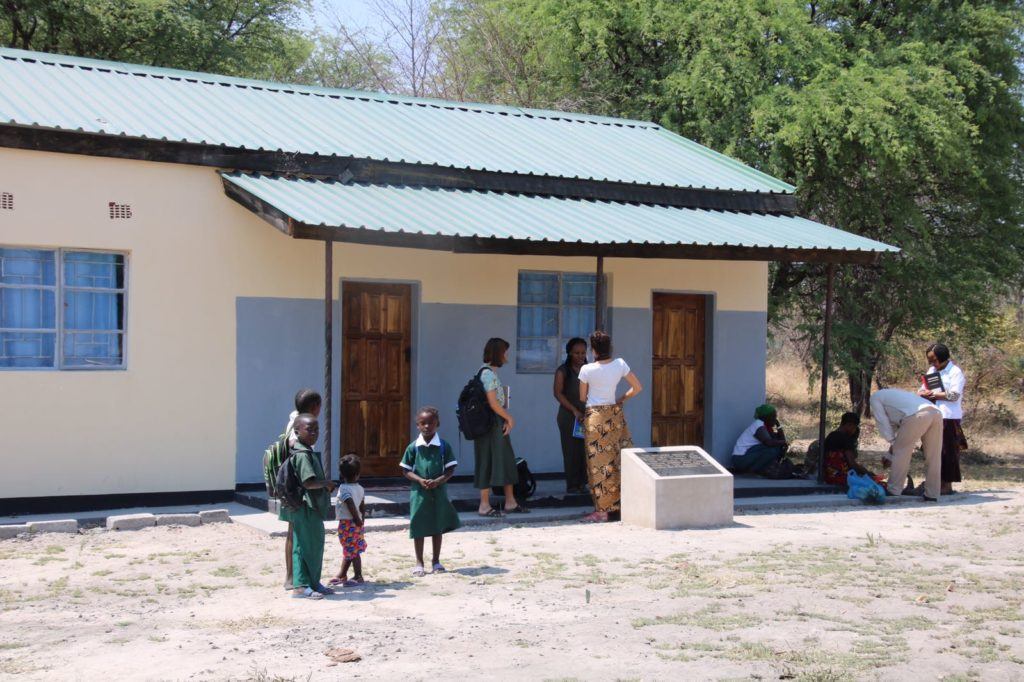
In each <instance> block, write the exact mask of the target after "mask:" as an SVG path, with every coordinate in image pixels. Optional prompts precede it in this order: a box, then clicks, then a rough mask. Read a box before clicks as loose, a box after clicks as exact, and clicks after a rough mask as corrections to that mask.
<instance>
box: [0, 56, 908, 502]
mask: <svg viewBox="0 0 1024 682" xmlns="http://www.w3.org/2000/svg"><path fill="white" fill-rule="evenodd" d="M792 192H793V188H792V187H791V186H790V185H788V184H786V183H784V182H781V181H779V180H776V179H774V178H771V177H769V176H767V175H764V174H763V173H760V172H758V171H756V170H754V169H752V168H749V167H747V166H744V165H742V164H740V163H738V162H736V161H734V160H732V159H729V158H727V157H725V156H722V155H720V154H717V153H715V152H713V151H712V150H710V149H707V148H705V147H702V146H700V145H698V144H696V143H694V142H691V141H689V140H686V139H684V138H681V137H679V136H677V135H675V134H673V133H671V132H669V131H667V130H665V129H663V128H661V127H660V126H657V125H655V124H651V123H644V122H639V121H628V120H622V119H611V118H602V117H595V116H585V115H580V114H570V113H562V112H552V111H533V110H523V109H517V108H513V107H503V106H491V105H477V104H472V105H471V104H463V103H451V102H440V101H434V100H422V99H412V98H405V97H396V96H391V95H382V94H374V93H362V92H351V91H341V90H328V89H323V88H315V87H306V86H291V85H281V84H274V83H265V82H258V81H249V80H243V79H237V78H230V77H224V76H215V75H208V74H197V73H186V72H181V71H174V70H169V69H162V68H156V67H146V66H134V65H127V64H120V63H113V62H102V61H96V60H90V59H81V58H74V57H64V56H58V55H48V54H38V53H30V52H22V51H18V50H10V49H3V50H0V300H2V307H0V368H2V369H0V401H2V402H0V406H2V409H0V424H2V426H3V427H4V432H5V433H7V434H8V441H9V445H8V446H6V447H4V448H3V449H2V450H3V453H4V457H3V458H2V459H3V460H4V466H5V471H6V473H5V476H4V477H3V480H2V481H0V507H3V508H4V509H6V510H7V511H8V512H9V513H10V512H18V511H29V510H42V509H59V508H71V507H76V508H86V507H96V506H112V505H117V504H122V503H124V504H128V503H172V502H185V501H201V500H219V499H222V498H224V497H226V496H230V494H231V491H232V490H233V489H234V488H235V486H236V484H245V483H253V482H258V481H260V480H261V467H260V458H261V455H262V452H263V449H264V448H265V447H266V445H267V444H268V443H269V442H270V441H271V440H272V439H273V438H274V437H275V436H277V434H279V433H280V431H281V429H282V428H283V426H284V424H285V419H286V417H287V414H288V412H289V410H290V409H291V400H292V396H293V395H294V393H295V391H296V389H298V388H300V387H303V386H311V387H314V388H318V389H321V390H324V389H325V388H327V389H329V391H330V395H332V396H333V400H332V408H333V409H332V418H331V419H330V420H329V422H328V423H329V426H330V434H331V439H330V441H329V443H330V448H329V451H331V452H333V453H338V452H349V451H354V452H357V453H359V454H360V455H362V456H363V457H364V462H365V470H366V472H367V474H368V475H372V476H389V475H394V474H395V473H396V471H395V463H396V461H397V457H398V456H399V455H400V454H401V452H402V449H403V448H404V446H405V444H406V443H407V442H408V441H409V440H410V439H411V436H412V433H413V431H412V411H413V410H414V409H415V407H416V406H417V405H420V404H427V403H429V404H434V405H437V406H438V407H439V408H441V412H442V418H443V424H442V433H443V435H444V436H445V437H446V438H448V439H449V440H450V441H452V442H453V443H455V444H456V447H457V449H458V450H459V451H460V452H461V456H460V465H459V470H458V473H459V474H466V473H470V472H471V471H472V454H471V453H472V445H471V444H469V443H466V442H460V441H459V439H458V436H457V431H456V425H455V419H454V404H455V401H456V398H457V396H458V393H459V390H460V389H461V387H462V386H463V385H464V384H465V382H466V381H467V379H468V378H469V376H470V375H471V374H472V373H473V372H474V371H475V370H476V368H477V367H478V366H479V364H480V354H481V350H482V347H483V344H484V342H485V341H486V339H487V338H488V337H491V336H501V337H504V338H506V339H508V340H509V341H510V342H512V344H513V351H514V353H513V359H512V361H511V362H510V364H509V366H507V367H506V368H505V369H504V370H503V372H502V376H503V379H504V380H505V381H506V383H507V384H508V385H509V386H510V389H511V409H512V412H513V414H515V415H516V417H517V420H518V425H517V428H516V430H515V431H514V433H513V442H514V444H515V446H516V449H517V452H518V453H519V454H520V455H521V456H524V457H526V458H528V460H529V461H530V464H531V468H533V469H534V470H535V471H539V472H557V471H559V470H560V469H561V455H560V450H559V446H558V437H557V430H556V428H555V422H554V415H555V402H554V400H553V398H552V394H551V385H552V371H553V370H554V367H555V365H556V364H557V362H559V360H560V357H561V347H562V345H563V344H564V341H565V339H567V338H568V337H570V336H574V335H580V336H584V335H585V333H586V332H588V331H589V330H590V329H591V328H593V327H594V326H595V324H604V325H605V326H606V327H607V328H608V329H609V331H610V333H611V334H612V336H613V339H614V341H615V344H616V352H617V354H619V355H622V356H623V357H625V358H626V359H627V361H628V362H629V363H630V365H631V366H632V368H633V369H634V371H635V372H636V373H637V374H638V376H639V377H640V379H641V381H642V382H643V383H644V385H645V388H646V390H645V391H644V393H643V394H642V395H641V397H640V398H638V399H637V400H635V401H632V402H631V403H630V404H629V405H628V410H627V412H628V418H629V423H630V426H631V429H632V431H633V435H634V440H635V441H636V443H637V444H638V445H641V444H649V443H653V444H668V443H672V444H676V443H683V442H685V443H696V444H702V445H703V446H704V447H705V448H706V449H707V450H708V451H709V452H711V453H713V454H714V455H715V456H716V457H717V458H719V459H720V460H722V461H725V460H726V458H727V457H728V456H729V454H730V452H731V447H732V443H733V441H734V439H735V437H736V435H737V433H738V432H739V431H740V430H741V429H742V428H743V426H745V424H746V423H747V421H748V419H749V418H750V414H751V410H752V409H753V407H754V406H755V405H757V404H758V403H760V402H761V401H762V400H763V398H764V363H765V338H766V310H767V274H768V263H769V262H770V261H773V260H800V261H821V262H829V263H839V262H860V263H869V262H874V261H875V260H876V259H877V258H878V257H879V256H880V255H881V254H883V253H885V252H887V251H894V250H895V249H894V248H893V247H890V246H887V245H885V244H880V243H878V242H874V241H871V240H868V239H864V238H861V237H858V236H856V235H852V234H848V233H844V232H841V231H839V230H835V229H833V228H830V227H827V226H824V225H820V224H818V223H815V222H812V221H810V220H806V219H804V218H801V217H799V216H797V215H796V202H795V200H794V198H793V195H792ZM599 273H600V276H599ZM328 313H330V314H329V315H328ZM325 318H326V319H330V321H331V324H328V325H325ZM326 340H330V346H329V347H330V348H331V349H332V350H331V352H330V353H328V354H327V355H326V357H325V353H324V349H325V341H326ZM325 364H328V365H329V366H330V367H331V371H330V373H329V374H327V375H325ZM328 377H329V378H330V381H329V383H328V382H327V379H328ZM325 384H326V386H325ZM26 442H27V443H30V444H31V445H30V447H28V449H27V450H26V446H25V445H24V444H23V443H26ZM460 443H461V444H460ZM15 457H16V458H17V462H16V463H15V462H13V461H12V460H13V458H15Z"/></svg>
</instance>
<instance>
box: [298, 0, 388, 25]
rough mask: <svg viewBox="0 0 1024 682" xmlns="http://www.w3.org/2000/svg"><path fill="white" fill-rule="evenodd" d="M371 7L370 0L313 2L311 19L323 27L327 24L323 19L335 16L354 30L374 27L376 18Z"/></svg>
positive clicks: (318, 0)
mask: <svg viewBox="0 0 1024 682" xmlns="http://www.w3.org/2000/svg"><path fill="white" fill-rule="evenodd" d="M372 7H373V5H372V4H371V0H314V10H313V14H314V17H313V19H314V20H315V21H316V22H319V23H320V24H321V25H323V24H327V23H329V20H328V21H325V20H324V19H323V17H325V16H326V17H333V16H334V15H337V16H339V17H340V18H341V19H342V20H344V21H345V22H346V23H349V25H351V26H352V27H354V28H355V27H359V28H363V27H367V26H375V25H376V24H377V18H376V16H375V15H374V12H373V10H372ZM313 23H314V21H311V22H310V25H311V26H312V24H313Z"/></svg>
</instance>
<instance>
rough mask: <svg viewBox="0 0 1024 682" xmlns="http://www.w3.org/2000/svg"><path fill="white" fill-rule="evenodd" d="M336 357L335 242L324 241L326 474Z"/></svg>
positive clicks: (328, 474)
mask: <svg viewBox="0 0 1024 682" xmlns="http://www.w3.org/2000/svg"><path fill="white" fill-rule="evenodd" d="M333 358H334V242H332V241H330V240H327V241H325V242H324V409H323V415H324V418H323V422H322V423H323V429H322V430H323V434H324V437H323V441H322V442H323V450H322V453H321V455H320V456H321V459H322V462H323V465H324V475H325V476H327V478H329V479H332V480H333V478H334V477H333V476H332V475H331V445H332V442H331V423H332V422H331V407H332V404H333V402H334V401H333V396H334V392H333V391H332V383H333V379H334V371H333Z"/></svg>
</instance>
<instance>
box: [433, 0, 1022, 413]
mask: <svg viewBox="0 0 1024 682" xmlns="http://www.w3.org/2000/svg"><path fill="white" fill-rule="evenodd" d="M453 16H454V17H455V18H456V20H457V22H458V25H459V27H460V30H461V32H460V33H459V35H460V40H461V41H462V42H463V46H464V47H465V50H464V53H465V54H468V55H470V58H468V59H466V60H465V61H466V62H467V63H468V64H469V68H466V72H467V74H468V75H467V82H468V87H467V96H468V97H469V98H471V99H476V98H479V99H488V100H498V101H506V102H511V103H515V104H526V105H531V106H541V107H544V106H564V105H566V104H570V105H575V106H577V107H578V108H580V109H583V110H585V111H589V112H593V113H602V114H613V115H619V116H626V117H631V118H641V119H648V120H654V121H657V122H660V123H661V124H663V125H665V126H666V127H669V128H671V129H673V130H676V131H678V132H679V133H681V134H683V135H685V136H687V137H690V138H693V139H696V140H697V141H700V142H702V143H703V144H706V145H708V146H710V147H713V148H715V149H718V150H720V151H723V152H725V153H727V154H730V155H732V156H735V157H737V158H739V159H741V160H743V161H745V162H747V163H749V164H751V165H754V166H756V167H758V168H760V169H762V170H764V171H766V172H768V173H771V174H773V175H775V176H778V177H781V178H783V179H786V180H787V181H789V182H792V183H793V184H795V185H796V186H797V187H798V197H799V199H800V201H801V204H802V208H803V214H804V215H806V216H808V217H811V218H814V219H816V220H819V221H821V222H824V223H827V224H830V225H834V226H836V227H838V228H840V229H844V230H848V231H850V232H854V233H857V234H861V235H864V236H867V237H871V238H874V239H878V240H880V241H884V242H887V243H890V244H895V245H897V246H899V247H900V248H901V249H902V253H901V254H900V255H899V256H896V257H889V258H885V259H883V260H882V262H881V263H880V264H879V265H878V266H871V267H863V266H858V267H852V266H845V267H843V268H841V269H840V272H839V275H838V277H837V286H836V319H835V325H834V339H835V344H834V348H835V350H836V352H835V354H834V368H838V369H840V370H841V371H843V372H845V373H846V374H847V376H848V379H849V381H850V386H851V393H852V395H853V396H854V402H855V404H856V405H857V406H858V407H859V406H860V403H861V396H863V395H864V394H865V391H867V390H869V389H870V386H871V383H872V378H873V376H874V374H875V372H876V370H877V369H878V368H879V366H880V365H881V364H882V363H883V362H884V360H885V358H886V356H887V354H888V353H889V352H890V351H891V350H892V349H893V348H894V347H896V346H897V345H898V344H899V343H900V342H901V341H902V342H905V341H906V339H908V338H918V337H921V336H925V337H928V336H932V337H937V336H939V335H940V334H941V333H943V332H945V331H946V330H948V329H951V328H954V327H956V328H959V329H972V330H974V331H975V332H977V333H978V334H980V335H981V336H983V335H984V332H985V331H986V330H989V329H992V328H993V321H994V311H995V306H996V303H997V302H998V301H999V300H1001V298H1002V297H1003V296H1004V295H1005V293H1006V291H1007V288H1008V286H1009V285H1011V284H1014V283H1020V282H1021V280H1022V272H1024V230H1022V220H1021V218H1022V215H1024V171H1022V169H1024V155H1022V149H1024V146H1022V143H1024V107H1022V96H1024V91H1022V87H1021V66H1020V65H1021V62H1022V59H1024V52H1022V46H1021V35H1022V29H1024V5H1022V3H1021V1H1020V0H972V1H969V2H957V3H949V2H943V1H941V0H893V1H892V2H886V3H865V2H861V1H859V0H829V1H822V2H812V3H806V2H797V1H796V0H680V1H678V2H669V1H668V0H622V1H619V0H511V1H505V0H502V1H499V0H461V1H460V2H458V3H457V4H456V5H455V7H454V8H453ZM498 37H501V38H502V39H503V40H504V43H502V41H501V40H499V39H498ZM506 43H507V45H510V46H514V48H515V49H511V48H508V49H501V50H488V49H487V48H488V47H489V46H494V45H505V44H506ZM474 55H475V60H474V58H473V56H474ZM823 270H824V269H823V268H822V267H820V266H812V265H807V264H799V263H798V264H780V265H777V266H774V267H773V268H772V282H771V302H770V311H771V315H772V317H773V320H775V321H780V320H782V319H784V318H786V317H794V318H796V319H797V320H799V321H801V322H802V323H803V325H804V327H803V329H804V330H805V332H806V339H807V341H808V345H809V349H810V350H811V353H812V355H813V354H814V353H815V352H817V353H818V354H819V357H820V349H818V348H817V347H818V344H819V340H820V330H821V310H822V301H823V297H824V287H823V278H822V276H821V275H822V274H823ZM954 352H956V350H955V349H954Z"/></svg>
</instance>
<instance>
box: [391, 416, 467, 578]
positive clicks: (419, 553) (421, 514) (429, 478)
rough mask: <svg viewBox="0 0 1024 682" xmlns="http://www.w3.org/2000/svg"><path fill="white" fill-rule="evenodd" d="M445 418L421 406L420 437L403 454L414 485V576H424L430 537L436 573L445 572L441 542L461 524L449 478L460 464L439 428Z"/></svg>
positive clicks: (411, 521) (411, 497)
mask: <svg viewBox="0 0 1024 682" xmlns="http://www.w3.org/2000/svg"><path fill="white" fill-rule="evenodd" d="M440 426H441V418H440V416H439V413H438V411H437V408H436V407H429V406H427V407H421V408H420V409H419V411H418V412H417V413H416V428H417V429H418V430H419V432H420V435H419V437H418V438H417V439H416V440H415V441H413V442H412V443H410V444H409V447H407V448H406V449H405V454H404V455H402V461H401V463H400V466H401V467H402V469H403V470H404V475H405V477H406V478H407V479H409V481H410V482H411V483H412V489H411V490H410V491H409V537H410V538H412V541H413V548H414V549H415V552H416V567H415V568H414V569H413V571H412V574H413V575H414V576H416V577H422V576H423V575H425V574H426V571H425V570H424V568H423V542H424V539H425V538H426V537H427V536H430V539H431V543H432V549H433V557H432V562H431V563H432V572H433V573H444V572H445V568H444V566H443V565H442V564H441V539H442V537H443V535H444V534H445V533H448V532H450V531H453V530H455V529H456V528H458V527H459V526H460V525H461V524H460V522H459V515H458V514H457V513H456V512H455V507H454V506H452V502H451V500H450V499H448V486H447V483H448V479H450V478H451V477H452V475H453V474H454V473H455V466H456V465H457V464H458V461H456V459H455V455H454V454H453V453H452V446H451V445H449V444H448V443H447V442H446V441H443V440H441V438H440V436H438V435H437V429H438V428H439V427H440Z"/></svg>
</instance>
